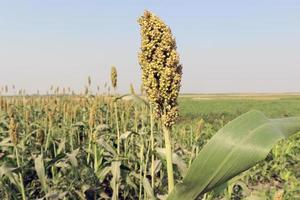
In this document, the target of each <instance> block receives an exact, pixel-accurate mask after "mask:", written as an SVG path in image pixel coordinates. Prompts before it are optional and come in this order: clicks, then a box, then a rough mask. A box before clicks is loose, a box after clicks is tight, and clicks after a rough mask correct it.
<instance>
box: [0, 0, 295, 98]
mask: <svg viewBox="0 0 300 200" xmlns="http://www.w3.org/2000/svg"><path fill="white" fill-rule="evenodd" d="M146 9H147V10H150V11H152V12H154V13H155V14H156V15H158V16H160V17H161V18H162V19H163V20H164V21H165V23H166V24H168V25H169V26H170V28H171V30H172V33H173V34H174V37H175V38H176V41H177V46H178V52H179V54H180V58H181V63H182V65H183V78H182V88H181V92H182V93H240V92H245V93H247V92H300V76H299V72H300V55H299V53H300V1H299V0H245V1H240V0H227V1H224V0H211V1H201V0H197V1H196V0H195V1H190V0H186V1H182V0H164V1H161V0H147V1H145V0H139V1H134V0H122V1H112V0H111V1H109V0H106V1H104V0H84V1H83V0H43V1H40V0H26V1H24V0H19V1H17V0H2V1H0V87H1V85H2V86H3V85H9V86H11V85H15V86H16V88H24V89H26V91H27V92H29V93H34V92H36V91H37V90H40V91H41V93H43V92H46V91H47V90H48V89H49V88H50V86H51V85H54V86H61V87H71V88H73V89H74V90H75V91H80V90H83V88H84V87H85V85H86V83H87V77H88V76H90V77H91V79H92V84H93V86H94V87H96V86H97V85H99V86H100V89H101V91H104V90H106V89H105V87H104V85H105V83H106V82H107V83H110V69H111V66H113V65H114V66H116V68H117V70H118V90H119V92H122V93H126V92H128V91H129V85H130V83H133V85H134V86H135V88H136V90H138V89H139V88H140V85H141V69H140V66H139V63H138V59H137V53H138V52H139V47H140V33H139V25H138V23H137V19H138V17H139V16H140V15H142V14H143V11H144V10H146Z"/></svg>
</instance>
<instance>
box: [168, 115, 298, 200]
mask: <svg viewBox="0 0 300 200" xmlns="http://www.w3.org/2000/svg"><path fill="white" fill-rule="evenodd" d="M298 131H300V118H285V119H271V120H270V119H268V118H266V117H265V115H264V114H263V113H261V112H259V111H250V112H248V113H246V114H244V115H241V116H240V117H238V118H236V119H235V120H233V121H232V122H230V123H228V124H227V125H226V126H224V127H223V128H222V129H220V130H219V131H218V132H217V133H216V134H215V135H214V136H213V137H212V139H211V140H210V141H209V142H208V143H207V144H206V145H205V146H204V147H203V149H202V150H201V151H200V153H199V155H198V156H197V158H196V159H195V160H194V162H193V163H192V165H191V167H190V168H189V169H188V172H187V174H186V176H185V177H184V179H183V181H182V182H181V183H179V184H177V185H176V187H175V189H174V190H173V191H172V192H171V194H170V195H169V196H168V200H181V199H185V200H192V199H195V198H197V197H198V196H199V195H202V194H204V193H205V192H207V191H210V190H212V189H213V188H215V187H216V186H219V185H221V184H223V183H225V182H226V181H228V180H229V179H231V178H233V177H234V176H236V175H238V174H240V173H241V172H243V171H245V170H247V169H249V168H251V167H252V166H254V165H255V164H256V163H258V162H259V161H261V160H264V159H265V157H266V156H267V154H268V152H269V151H270V150H271V148H272V146H273V145H274V144H276V142H277V141H279V140H280V139H283V138H286V137H288V136H290V135H291V134H293V133H296V132H298Z"/></svg>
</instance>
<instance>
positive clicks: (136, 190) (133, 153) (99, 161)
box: [0, 95, 300, 199]
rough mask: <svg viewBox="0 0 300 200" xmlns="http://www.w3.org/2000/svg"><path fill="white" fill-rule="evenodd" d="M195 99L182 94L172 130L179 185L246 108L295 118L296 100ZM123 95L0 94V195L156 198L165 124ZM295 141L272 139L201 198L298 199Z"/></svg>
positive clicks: (161, 180) (299, 151) (161, 185)
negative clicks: (265, 150)
mask: <svg viewBox="0 0 300 200" xmlns="http://www.w3.org/2000/svg"><path fill="white" fill-rule="evenodd" d="M201 98H204V97H203V95H192V96H190V95H182V96H180V98H179V107H180V118H179V122H178V123H177V124H176V125H175V126H174V127H173V135H172V138H173V142H172V145H173V149H174V152H173V163H174V175H175V180H176V181H180V180H181V179H182V177H183V176H184V174H185V173H186V170H187V168H188V167H189V166H190V165H191V163H192V161H193V160H194V159H195V157H196V156H197V154H198V152H199V151H200V150H201V149H202V147H203V145H204V144H206V143H207V141H208V140H209V139H210V138H211V137H212V136H213V135H214V134H215V133H216V131H217V130H218V129H220V128H222V127H223V126H224V124H226V123H227V122H228V121H229V120H232V119H233V118H235V117H237V116H238V115H240V114H242V113H244V112H247V111H248V110H251V109H260V110H263V111H264V112H265V113H266V114H267V115H268V116H272V117H283V116H289V115H293V116H295V115H298V116H299V115H300V106H299V105H300V100H299V96H286V95H282V96H280V98H276V99H275V96H274V98H273V99H261V98H262V97H261V98H257V97H255V98H254V97H251V98H249V97H242V98H240V97H239V98H238V99H236V98H234V97H228V96H222V95H217V96H214V97H210V99H201ZM206 98H207V97H206ZM125 99H126V98H124V97H120V98H115V96H111V95H102V96H101V95H98V96H92V95H85V96H72V95H52V96H15V97H0V103H1V104H0V105H1V112H0V133H1V134H0V166H1V167H0V196H1V198H2V199H20V198H21V197H22V193H23V194H25V195H26V197H28V198H29V199H39V198H44V199H111V198H115V197H114V195H117V196H118V199H153V198H163V196H164V195H165V194H166V193H167V179H166V174H165V170H166V165H165V150H164V149H163V140H162V138H161V136H160V135H161V126H162V125H161V124H160V123H159V122H156V121H154V122H153V120H152V119H151V115H150V113H149V107H148V105H147V103H146V102H143V100H142V98H138V97H137V96H135V97H134V98H131V99H129V100H128V99H126V100H125ZM151 120H152V122H151ZM151 132H152V134H153V135H152V136H153V137H154V141H155V142H154V143H153V144H152V143H151V141H152V140H151ZM299 142H300V135H299V134H295V135H294V136H292V137H290V138H289V139H288V140H284V141H281V142H279V143H278V144H277V145H276V146H275V147H273V148H272V150H271V152H270V153H269V154H268V156H267V158H266V160H265V161H264V162H261V163H259V164H257V165H255V167H253V168H251V169H250V170H247V171H245V172H244V173H242V174H240V175H239V176H237V177H235V178H234V179H233V180H231V181H230V182H229V183H228V185H227V187H226V188H225V189H223V190H220V192H218V193H217V192H216V191H213V192H209V193H206V194H205V195H204V196H202V197H201V198H204V199H222V198H223V199H276V198H275V197H276V196H281V197H282V199H299V198H300V191H299V188H300V170H299V169H300V147H299ZM199 173H201V172H199ZM199 198H200V197H199Z"/></svg>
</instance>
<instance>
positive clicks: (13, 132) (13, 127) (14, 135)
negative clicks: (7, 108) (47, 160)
mask: <svg viewBox="0 0 300 200" xmlns="http://www.w3.org/2000/svg"><path fill="white" fill-rule="evenodd" d="M17 128H18V124H17V123H16V122H15V120H14V118H13V116H11V118H10V122H9V135H10V138H11V141H12V143H13V145H14V149H15V152H16V158H17V165H18V167H21V164H20V155H19V150H18V147H17V145H18V140H19V138H18V132H17ZM19 179H20V188H21V194H22V199H23V200H26V194H25V187H24V182H23V176H22V173H19Z"/></svg>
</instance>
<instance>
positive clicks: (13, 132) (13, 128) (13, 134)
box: [9, 117, 18, 145]
mask: <svg viewBox="0 0 300 200" xmlns="http://www.w3.org/2000/svg"><path fill="white" fill-rule="evenodd" d="M17 128H18V124H17V123H16V122H15V119H14V118H13V117H11V118H10V121H9V136H10V140H11V142H12V143H13V144H14V145H17V144H18V132H17Z"/></svg>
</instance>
